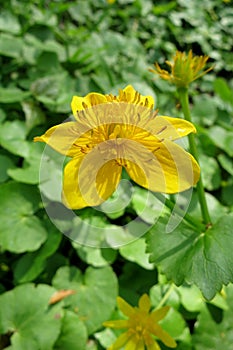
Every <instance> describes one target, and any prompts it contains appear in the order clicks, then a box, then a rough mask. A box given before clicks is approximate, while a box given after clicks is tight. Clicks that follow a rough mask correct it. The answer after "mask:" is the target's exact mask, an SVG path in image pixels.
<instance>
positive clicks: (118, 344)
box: [108, 332, 130, 350]
mask: <svg viewBox="0 0 233 350" xmlns="http://www.w3.org/2000/svg"><path fill="white" fill-rule="evenodd" d="M129 338H130V336H129V335H128V332H125V333H123V334H121V335H120V336H119V337H118V338H117V340H116V341H115V343H113V344H112V345H111V346H110V348H109V349H108V350H110V349H111V350H119V349H121V348H122V347H123V346H124V345H125V343H126V342H127V341H128V340H129Z"/></svg>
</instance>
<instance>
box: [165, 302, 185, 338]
mask: <svg viewBox="0 0 233 350" xmlns="http://www.w3.org/2000/svg"><path fill="white" fill-rule="evenodd" d="M159 324H160V325H161V327H162V328H163V329H164V330H165V331H167V332H168V333H169V334H170V336H171V337H172V338H175V339H180V338H182V335H183V333H184V332H185V330H187V327H186V324H185V321H184V319H183V317H182V316H181V314H180V313H179V312H178V311H177V310H175V309H173V308H171V309H170V310H169V312H168V314H167V315H166V317H165V318H164V319H162V320H161V321H160V322H159Z"/></svg>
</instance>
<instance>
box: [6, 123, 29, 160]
mask: <svg viewBox="0 0 233 350" xmlns="http://www.w3.org/2000/svg"><path fill="white" fill-rule="evenodd" d="M26 132H27V131H26V125H25V123H23V122H21V121H20V120H15V121H12V122H9V121H7V122H5V123H3V124H2V125H1V129H0V144H1V146H2V147H3V148H5V149H7V150H8V151H9V152H11V153H13V154H16V155H19V156H22V157H27V156H28V154H29V146H28V142H27V141H25V138H26Z"/></svg>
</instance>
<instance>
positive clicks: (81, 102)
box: [34, 86, 200, 209]
mask: <svg viewBox="0 0 233 350" xmlns="http://www.w3.org/2000/svg"><path fill="white" fill-rule="evenodd" d="M153 105H154V101H153V98H152V97H151V96H142V95H140V94H139V93H138V92H137V91H135V90H134V88H133V87H132V86H127V87H126V88H125V89H123V90H120V91H119V95H118V96H113V95H111V94H110V95H102V94H98V93H90V94H88V95H86V96H85V97H79V96H74V97H73V100H72V103H71V107H72V110H73V114H74V116H75V118H76V121H71V122H66V123H63V124H60V125H56V126H54V127H52V128H50V129H49V130H47V131H46V133H45V134H44V135H42V136H39V137H35V139H34V140H35V141H40V142H46V143H47V144H48V145H49V146H51V147H52V148H54V149H55V150H56V151H58V152H60V153H61V154H64V155H66V156H69V157H71V158H72V159H71V160H70V161H69V162H68V163H67V165H66V167H65V169H64V180H63V202H64V204H65V205H66V206H67V207H69V208H72V209H81V208H84V207H87V206H96V205H99V204H101V203H102V202H103V201H105V200H106V199H108V198H109V197H110V196H111V195H112V193H113V192H114V191H115V190H116V188H117V186H118V184H119V182H120V179H121V172H122V168H125V169H126V171H127V172H128V174H129V176H130V177H131V179H132V180H133V181H135V182H136V183H137V184H139V185H140V186H142V187H145V188H147V189H150V190H151V191H154V192H164V193H177V192H181V191H184V190H186V189H188V188H190V187H191V186H193V185H195V184H196V183H197V181H198V179H199V173H200V169H199V166H198V164H197V162H196V161H195V159H194V158H193V157H192V156H191V155H190V154H189V153H188V152H186V151H185V150H183V149H182V147H180V146H179V145H177V144H176V143H174V142H173V141H174V140H177V139H179V138H181V137H183V136H186V135H188V134H190V133H191V132H195V131H196V130H195V127H194V126H193V125H192V124H191V123H189V122H187V121H185V120H182V119H178V118H170V117H166V116H157V115H156V112H154V111H153Z"/></svg>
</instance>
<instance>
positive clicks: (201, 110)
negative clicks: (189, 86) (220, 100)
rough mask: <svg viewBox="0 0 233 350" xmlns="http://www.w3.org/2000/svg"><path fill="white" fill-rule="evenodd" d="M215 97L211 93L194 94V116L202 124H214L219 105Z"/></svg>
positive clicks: (195, 120)
mask: <svg viewBox="0 0 233 350" xmlns="http://www.w3.org/2000/svg"><path fill="white" fill-rule="evenodd" d="M214 102H215V101H214V99H213V97H210V96H209V95H204V94H202V95H197V96H194V106H193V108H192V117H193V121H194V122H198V123H200V124H201V125H207V126H210V125H213V124H214V122H215V120H216V118H217V106H216V103H214Z"/></svg>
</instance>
